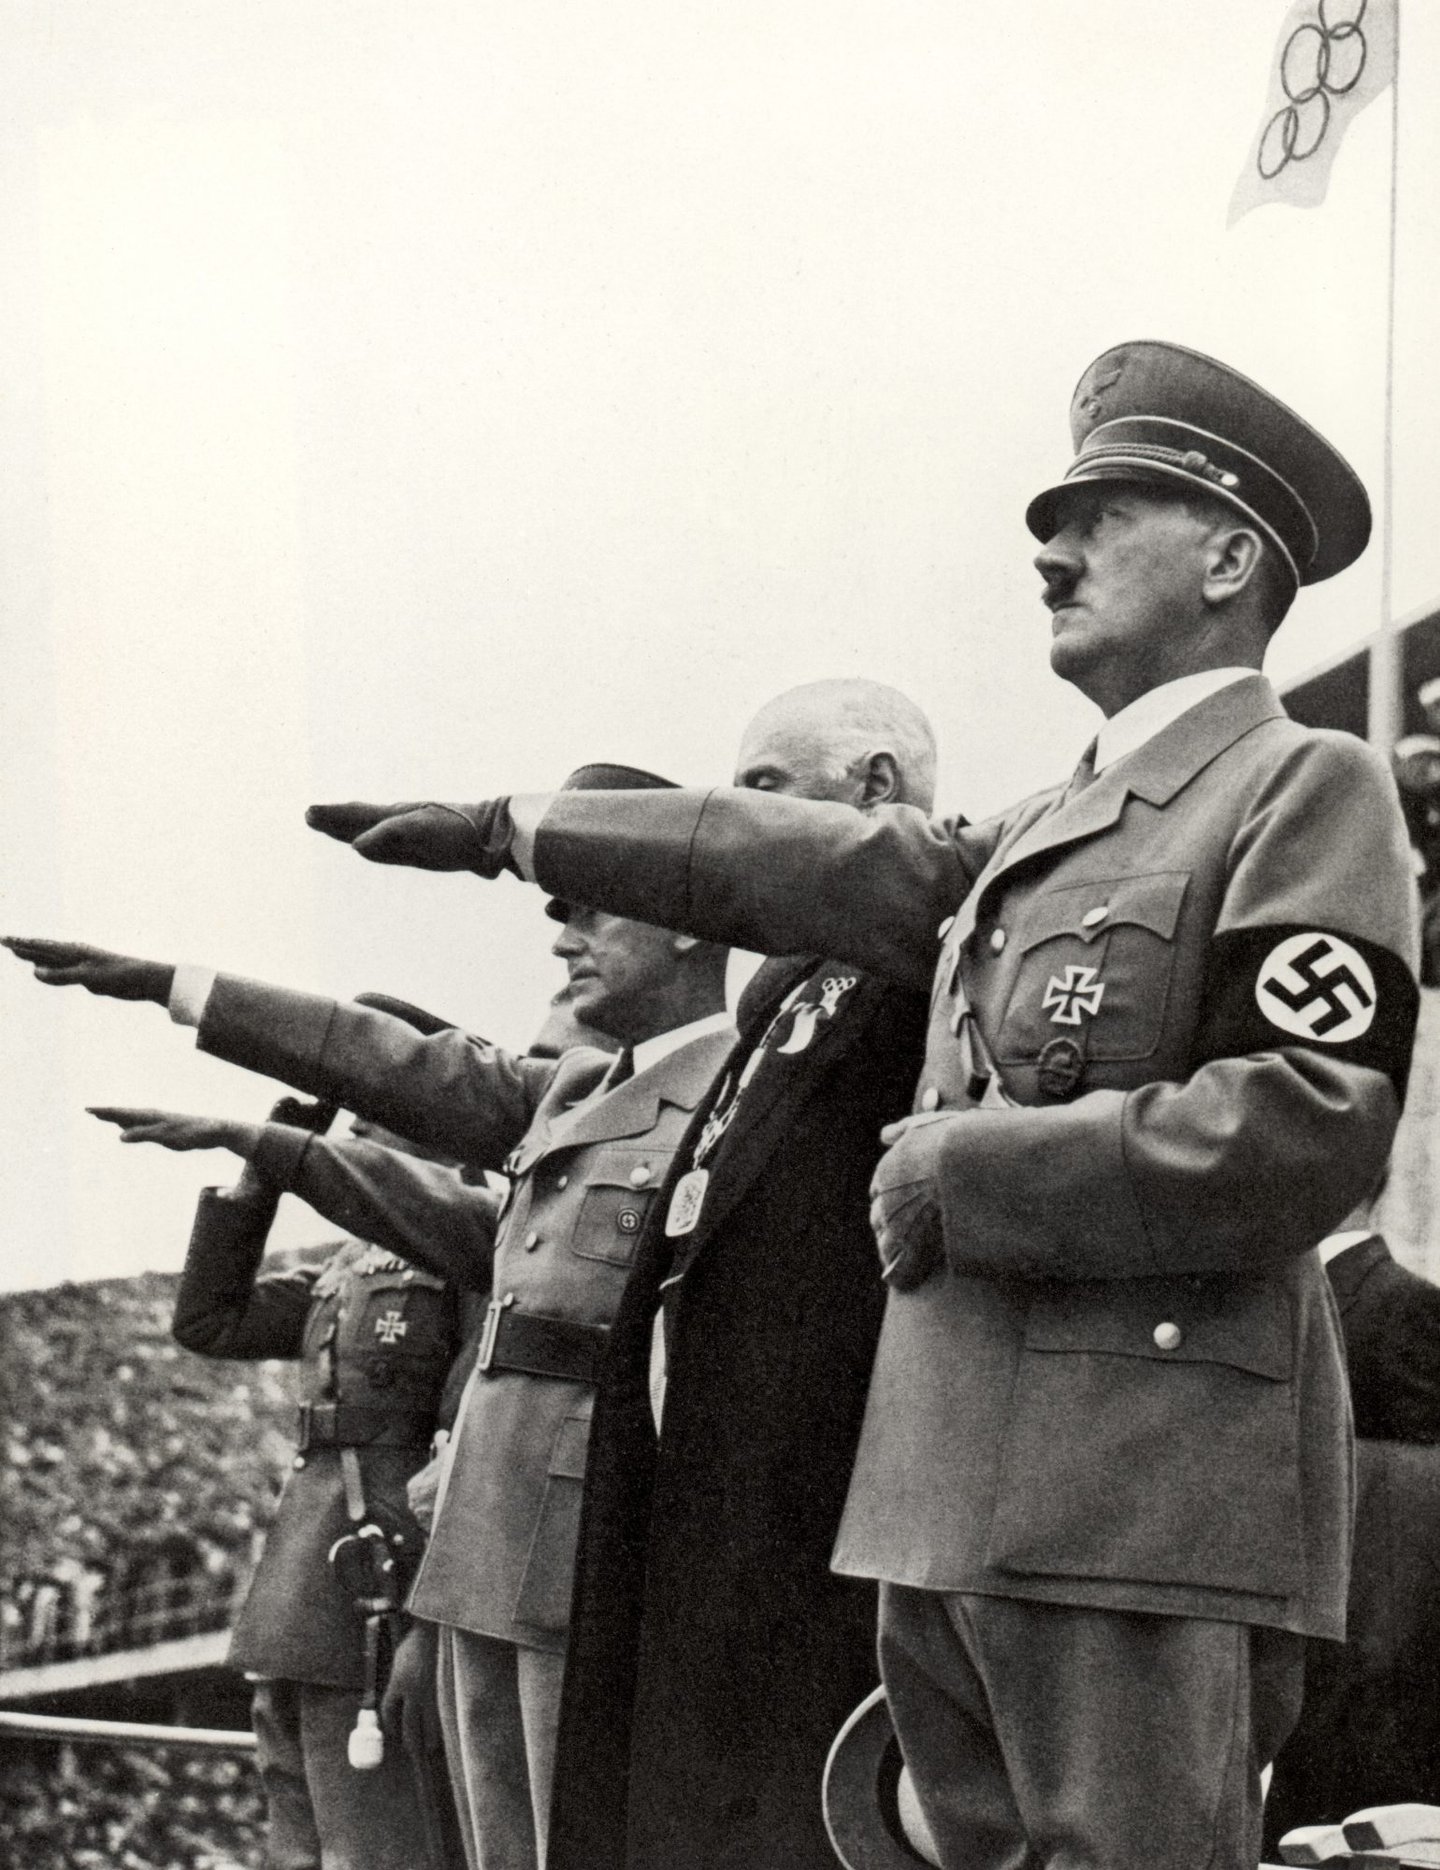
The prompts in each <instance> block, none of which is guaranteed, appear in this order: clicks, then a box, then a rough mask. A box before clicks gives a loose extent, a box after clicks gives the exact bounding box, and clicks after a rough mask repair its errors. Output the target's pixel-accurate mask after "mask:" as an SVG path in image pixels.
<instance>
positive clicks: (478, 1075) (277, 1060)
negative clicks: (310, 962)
mask: <svg viewBox="0 0 1440 1870" xmlns="http://www.w3.org/2000/svg"><path fill="white" fill-rule="evenodd" d="M199 1046H200V1050H201V1051H202V1052H211V1053H213V1054H214V1055H215V1056H216V1057H217V1058H224V1059H228V1060H229V1061H230V1062H231V1064H234V1065H243V1066H245V1067H247V1068H248V1069H249V1070H251V1071H260V1072H264V1073H266V1074H267V1075H268V1076H269V1077H272V1078H279V1079H281V1080H282V1081H283V1082H284V1083H286V1084H292V1085H294V1086H295V1087H296V1088H297V1089H298V1090H301V1091H306V1092H308V1093H309V1094H310V1095H311V1096H313V1097H322V1098H327V1099H330V1100H332V1101H333V1102H335V1103H339V1104H343V1105H344V1106H345V1108H346V1109H347V1110H353V1111H356V1112H357V1113H359V1114H360V1115H362V1116H365V1117H368V1118H370V1119H371V1120H372V1121H373V1122H375V1123H380V1124H383V1125H384V1126H385V1127H386V1128H387V1129H389V1130H393V1131H395V1132H396V1134H397V1135H399V1136H404V1137H407V1138H409V1139H410V1140H411V1141H413V1142H416V1143H421V1144H423V1145H424V1146H425V1147H427V1148H429V1149H434V1150H436V1151H437V1152H439V1153H440V1154H442V1155H446V1156H452V1157H455V1158H456V1159H457V1160H459V1161H462V1162H467V1163H473V1164H475V1165H476V1166H477V1167H479V1168H483V1169H498V1168H500V1166H501V1165H502V1163H503V1162H504V1160H505V1157H506V1156H507V1155H508V1154H509V1153H510V1151H511V1149H513V1148H514V1146H515V1144H516V1143H517V1142H519V1140H520V1138H521V1137H522V1136H523V1135H524V1134H525V1132H526V1130H527V1129H528V1128H529V1127H530V1120H531V1118H532V1117H533V1116H534V1114H535V1109H536V1106H537V1105H538V1104H539V1102H540V1099H541V1097H542V1096H543V1095H544V1092H545V1089H546V1087H547V1086H548V1085H549V1083H550V1080H551V1078H552V1077H553V1075H554V1070H555V1067H554V1063H553V1061H547V1060H541V1059H529V1058H519V1057H516V1056H515V1055H514V1054H512V1053H510V1052H506V1051H504V1050H503V1049H502V1048H501V1047H499V1046H493V1045H486V1044H485V1043H484V1042H483V1041H481V1040H479V1039H472V1038H470V1037H469V1036H468V1035H467V1034H465V1033H462V1032H455V1031H447V1032H439V1033H435V1034H433V1035H431V1036H430V1037H428V1038H427V1037H423V1036H422V1035H421V1034H420V1033H417V1032H416V1031H415V1030H414V1028H413V1027H411V1026H408V1025H407V1024H406V1023H405V1021H404V1020H401V1019H396V1018H394V1017H393V1016H392V1015H391V1014H389V1013H382V1012H379V1011H377V1010H375V1009H373V1008H370V1007H361V1006H354V1005H351V1004H350V1003H348V1002H342V1001H338V1000H330V999H327V998H325V997H324V996H323V995H319V994H304V993H293V992H291V991H289V990H288V989H286V988H283V987H268V986H264V985H262V984H261V983H260V982H258V981H250V980H241V979H239V978H237V977H236V976H235V975H233V974H221V975H220V976H219V977H218V978H217V979H216V982H215V985H214V988H213V989H212V991H211V993H210V996H209V998H208V1000H207V1002H206V1005H205V1013H204V1018H203V1019H202V1021H201V1024H200V1031H199Z"/></svg>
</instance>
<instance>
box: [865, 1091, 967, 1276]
mask: <svg viewBox="0 0 1440 1870" xmlns="http://www.w3.org/2000/svg"><path fill="white" fill-rule="evenodd" d="M958 1121H959V1113H958V1112H956V1111H953V1110H937V1111H923V1112H919V1113H917V1114H916V1115H915V1116H913V1117H904V1118H902V1119H901V1120H900V1122H898V1123H891V1124H887V1125H886V1126H885V1128H884V1129H883V1130H882V1131H881V1132H880V1139H881V1141H882V1142H883V1143H885V1144H887V1145H888V1149H887V1152H886V1154H885V1155H883V1156H882V1157H881V1158H880V1162H879V1165H878V1167H877V1168H876V1170H875V1175H874V1179H873V1180H872V1182H871V1184H870V1225H871V1227H872V1228H873V1229H874V1230H875V1240H876V1244H877V1246H878V1247H879V1250H880V1276H881V1278H882V1279H883V1280H884V1281H885V1283H886V1285H887V1286H890V1287H891V1288H892V1289H893V1290H894V1291H896V1292H913V1291H914V1290H915V1288H916V1287H917V1286H920V1285H923V1284H924V1283H925V1281H926V1280H927V1279H929V1278H930V1277H931V1275H932V1274H934V1273H937V1272H938V1271H939V1270H940V1269H941V1267H942V1266H943V1265H944V1263H945V1232H944V1223H943V1218H942V1215H941V1211H940V1201H939V1197H938V1195H937V1193H936V1186H935V1169H936V1157H937V1153H938V1151H937V1145H938V1143H939V1141H940V1138H939V1136H938V1134H937V1133H936V1127H935V1126H936V1125H938V1124H950V1123H955V1122H958Z"/></svg>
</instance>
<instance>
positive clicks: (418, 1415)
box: [296, 1403, 435, 1454]
mask: <svg viewBox="0 0 1440 1870" xmlns="http://www.w3.org/2000/svg"><path fill="white" fill-rule="evenodd" d="M434 1428H435V1415H434V1411H433V1410H429V1409H375V1408H371V1407H368V1406H367V1405H366V1404H364V1403H301V1405H300V1414H299V1421H298V1424H297V1426H296V1435H297V1437H298V1440H299V1444H300V1452H301V1453H302V1454H303V1453H304V1452H305V1450H306V1449H307V1448H419V1447H423V1446H424V1445H425V1444H426V1443H427V1442H428V1441H429V1440H430V1436H431V1434H432V1432H433V1431H434Z"/></svg>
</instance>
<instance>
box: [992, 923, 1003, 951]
mask: <svg viewBox="0 0 1440 1870" xmlns="http://www.w3.org/2000/svg"><path fill="white" fill-rule="evenodd" d="M1004 946H1005V931H1004V929H996V931H995V933H994V934H993V935H992V936H991V937H990V952H991V954H999V953H1000V952H1001V950H1002V949H1003V948H1004Z"/></svg>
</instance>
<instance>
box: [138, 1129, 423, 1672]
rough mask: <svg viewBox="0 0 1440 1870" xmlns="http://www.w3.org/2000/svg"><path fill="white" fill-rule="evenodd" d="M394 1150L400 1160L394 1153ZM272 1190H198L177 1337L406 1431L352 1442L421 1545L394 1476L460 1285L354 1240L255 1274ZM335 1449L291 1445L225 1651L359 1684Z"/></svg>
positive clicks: (418, 1462) (347, 1525) (380, 1501)
mask: <svg viewBox="0 0 1440 1870" xmlns="http://www.w3.org/2000/svg"><path fill="white" fill-rule="evenodd" d="M396 1160H397V1161H399V1160H401V1159H400V1158H396ZM276 1199H277V1197H274V1196H272V1197H269V1198H268V1199H267V1198H265V1197H263V1196H262V1197H261V1198H259V1199H247V1198H244V1197H241V1198H236V1197H234V1196H232V1195H231V1194H229V1192H228V1191H221V1190H218V1189H213V1188H210V1189H206V1190H205V1191H204V1193H203V1194H202V1195H201V1197H200V1205H199V1208H198V1211H197V1213H196V1217H195V1226H194V1231H193V1233H192V1236H191V1241H190V1250H189V1253H188V1255H187V1258H186V1262H185V1270H184V1273H183V1274H182V1276H181V1281H180V1289H179V1292H178V1294H177V1297H176V1303H175V1318H174V1334H175V1337H176V1338H177V1339H178V1340H179V1342H180V1343H181V1344H183V1345H184V1346H185V1347H186V1349H187V1350H192V1351H198V1352H200V1353H201V1354H202V1355H204V1356H208V1357H235V1358H246V1359H260V1358H271V1357H275V1358H289V1359H297V1360H300V1361H301V1363H302V1366H303V1368H302V1382H301V1388H302V1394H303V1398H304V1401H305V1402H306V1403H312V1404H313V1403H327V1402H336V1401H338V1402H340V1403H342V1404H344V1405H346V1406H349V1407H359V1408H361V1409H363V1410H365V1411H366V1419H367V1421H375V1420H379V1419H381V1418H386V1417H388V1418H390V1419H391V1420H392V1421H394V1422H402V1421H403V1422H404V1423H406V1424H407V1425H410V1426H411V1427H413V1439H410V1440H408V1441H407V1442H405V1443H403V1444H390V1445H360V1446H359V1447H358V1448H357V1454H358V1458H359V1466H360V1473H361V1480H362V1485H363V1488H364V1493H365V1501H366V1504H367V1506H371V1507H382V1508H385V1509H388V1511H389V1512H390V1514H392V1515H393V1516H395V1521H396V1523H397V1524H398V1525H400V1526H401V1527H402V1528H403V1529H405V1530H408V1532H409V1534H410V1537H411V1538H412V1539H413V1541H414V1548H413V1549H414V1550H415V1551H416V1552H418V1551H419V1548H420V1544H421V1542H422V1537H423V1535H422V1534H421V1531H420V1528H419V1526H418V1525H416V1524H415V1522H414V1520H413V1519H411V1518H410V1515H409V1511H408V1508H407V1506H406V1501H405V1482H406V1480H407V1479H408V1478H409V1476H410V1475H411V1474H413V1473H414V1472H415V1470H416V1469H417V1468H418V1467H420V1466H422V1465H423V1463H424V1462H425V1460H426V1458H427V1456H428V1453H429V1446H428V1444H429V1437H430V1432H431V1424H432V1423H433V1420H434V1415H435V1409H436V1405H437V1404H438V1401H439V1398H440V1392H441V1388H442V1385H443V1383H444V1380H445V1374H446V1371H447V1370H448V1369H449V1366H450V1363H451V1360H452V1359H453V1357H454V1355H455V1352H456V1350H457V1349H458V1345H459V1330H460V1325H459V1312H458V1299H457V1292H456V1289H455V1288H454V1287H452V1286H447V1285H446V1283H445V1282H444V1281H443V1280H441V1279H439V1278H436V1277H435V1276H434V1275H432V1274H429V1273H424V1272H417V1271H415V1270H414V1269H413V1268H411V1267H410V1266H407V1265H406V1264H405V1262H404V1261H403V1260H401V1259H400V1258H399V1257H398V1256H397V1255H395V1254H393V1253H390V1252H388V1251H386V1250H385V1249H384V1248H382V1247H378V1246H372V1245H370V1244H368V1243H367V1242H365V1241H362V1240H349V1241H345V1242H343V1243H341V1244H340V1245H339V1246H337V1248H336V1250H335V1251H334V1252H333V1253H332V1254H331V1255H330V1257H329V1258H328V1259H327V1260H326V1261H325V1262H324V1264H323V1265H322V1266H320V1267H319V1268H313V1267H311V1268H303V1269H297V1270H295V1271H293V1272H286V1273H280V1274H275V1275H273V1276H270V1277H267V1278H262V1279H258V1280H257V1278H256V1273H257V1271H258V1269H259V1265H260V1260H261V1256H262V1255H263V1253H264V1250H265V1238H266V1235H267V1233H268V1232H269V1228H270V1223H271V1220H272V1219H273V1217H274V1212H275V1201H276ZM351 1529H352V1528H351V1522H350V1518H349V1514H348V1512H347V1507H346V1500H345V1487H344V1481H343V1478H342V1474H341V1466H340V1452H339V1449H338V1448H336V1447H311V1448H309V1449H307V1450H306V1451H305V1452H304V1453H299V1454H297V1455H296V1456H295V1459H294V1463H293V1465H292V1468H291V1471H290V1473H289V1475H288V1476H287V1478H286V1483H285V1488H284V1491H283V1493H282V1494H281V1497H280V1502H279V1505H278V1507H277V1509H276V1514H275V1519H274V1522H273V1524H272V1525H271V1527H270V1530H269V1533H268V1534H267V1536H266V1540H265V1547H264V1551H263V1552H262V1554H261V1558H260V1563H259V1566H258V1567H257V1569H256V1572H255V1576H254V1578H253V1580H252V1582H251V1585H250V1590H249V1593H248V1595H247V1597H246V1600H245V1605H244V1608H243V1609H242V1611H241V1613H240V1617H239V1620H238V1622H237V1624H236V1627H235V1632H234V1636H233V1638H232V1641H231V1646H230V1662H231V1664H232V1666H233V1667H235V1668H237V1669H242V1670H245V1671H247V1672H248V1673H250V1674H254V1675H262V1676H269V1677H277V1678H282V1679H285V1680H290V1681H301V1682H315V1683H320V1684H324V1685H328V1686H330V1687H335V1688H355V1689H358V1688H360V1687H361V1686H362V1685H363V1681H364V1667H363V1624H362V1622H361V1620H360V1618H359V1616H358V1615H357V1614H356V1611H355V1608H354V1605H353V1601H352V1600H351V1598H350V1597H349V1596H347V1594H346V1593H345V1592H344V1591H343V1590H342V1589H341V1588H340V1585H339V1583H338V1581H337V1579H336V1575H335V1572H334V1570H333V1568H332V1567H331V1565H330V1563H329V1560H328V1555H329V1551H330V1548H331V1546H332V1545H333V1544H334V1542H335V1541H336V1540H337V1539H338V1538H340V1537H341V1536H342V1535H343V1534H345V1533H346V1532H348V1531H350V1530H351Z"/></svg>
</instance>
